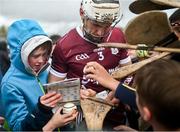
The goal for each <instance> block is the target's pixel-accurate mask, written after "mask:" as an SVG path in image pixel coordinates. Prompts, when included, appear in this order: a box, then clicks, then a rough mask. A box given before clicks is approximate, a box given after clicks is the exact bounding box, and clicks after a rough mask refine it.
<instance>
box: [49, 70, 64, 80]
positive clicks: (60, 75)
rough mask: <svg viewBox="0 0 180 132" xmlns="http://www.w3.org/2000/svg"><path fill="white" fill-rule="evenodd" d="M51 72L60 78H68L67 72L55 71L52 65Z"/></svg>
mask: <svg viewBox="0 0 180 132" xmlns="http://www.w3.org/2000/svg"><path fill="white" fill-rule="evenodd" d="M49 72H50V73H51V74H53V75H54V76H57V77H60V78H66V75H67V73H59V72H57V71H55V70H54V69H53V68H52V67H51V68H50V70H49Z"/></svg>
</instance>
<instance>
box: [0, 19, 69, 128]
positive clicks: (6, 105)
mask: <svg viewBox="0 0 180 132" xmlns="http://www.w3.org/2000/svg"><path fill="white" fill-rule="evenodd" d="M7 42H8V44H9V47H10V51H11V52H10V53H11V54H10V56H11V65H10V68H9V70H8V72H7V73H6V74H5V75H4V77H3V80H2V83H1V100H2V104H3V110H4V112H5V118H6V120H7V121H8V125H9V127H10V129H11V130H13V131H25V130H39V131H40V130H42V128H43V126H44V125H45V124H46V123H47V122H48V121H49V119H50V118H51V116H52V115H53V113H52V111H51V109H52V108H53V107H55V106H56V103H57V102H58V101H59V100H60V99H61V95H60V94H57V93H47V94H45V93H44V89H43V87H42V84H44V83H47V72H46V71H45V68H46V64H47V61H48V58H49V56H50V53H51V51H52V41H51V39H49V38H48V37H47V34H46V33H45V32H44V31H43V29H42V28H41V27H40V25H39V24H38V23H37V22H35V21H33V20H30V19H24V20H19V21H15V22H14V23H13V24H12V25H11V26H10V27H9V29H8V34H7ZM38 98H39V99H38ZM61 117H62V116H61ZM66 118H68V117H66ZM66 118H65V117H62V120H63V123H64V124H66V123H67V122H66V121H69V120H67V119H66Z"/></svg>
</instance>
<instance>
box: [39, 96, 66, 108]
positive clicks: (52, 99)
mask: <svg viewBox="0 0 180 132" xmlns="http://www.w3.org/2000/svg"><path fill="white" fill-rule="evenodd" d="M61 99H62V95H61V94H60V93H56V92H49V93H47V94H45V95H43V96H41V98H40V103H41V104H43V105H45V106H48V107H55V106H56V105H57V103H58V102H59V101H60V100H61Z"/></svg>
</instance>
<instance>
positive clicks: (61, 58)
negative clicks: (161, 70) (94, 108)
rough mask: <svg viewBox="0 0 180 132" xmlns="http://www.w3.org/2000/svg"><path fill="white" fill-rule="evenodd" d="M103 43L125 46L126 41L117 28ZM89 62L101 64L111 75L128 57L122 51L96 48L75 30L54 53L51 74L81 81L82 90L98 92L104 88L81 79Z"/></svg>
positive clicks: (123, 50) (78, 29) (63, 39)
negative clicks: (84, 88) (115, 43)
mask: <svg viewBox="0 0 180 132" xmlns="http://www.w3.org/2000/svg"><path fill="white" fill-rule="evenodd" d="M106 42H119V43H125V38H124V35H123V33H122V31H121V30H120V29H119V28H114V29H113V31H112V32H111V34H110V35H109V36H108V37H107V38H106ZM90 61H96V62H98V63H100V64H101V65H103V66H104V67H105V69H106V70H107V71H108V72H109V73H111V72H113V71H114V70H115V68H116V67H117V66H118V65H119V64H123V63H127V62H129V61H130V57H129V56H128V54H127V51H126V50H125V49H117V48H98V47H97V46H96V45H95V44H93V43H91V42H89V41H88V40H86V39H85V38H84V37H83V34H82V31H81V30H80V27H77V28H76V29H72V30H71V31H70V32H69V33H68V34H66V35H65V36H64V37H62V38H61V39H60V40H59V41H58V43H57V45H56V48H55V50H54V52H53V57H52V66H51V69H50V72H51V74H53V75H55V76H57V77H61V78H65V77H67V78H80V79H81V83H82V84H83V85H84V86H85V87H87V88H91V89H93V90H95V91H96V92H101V91H103V90H105V88H103V87H102V86H101V85H100V84H98V82H95V81H92V80H90V79H86V78H84V75H83V68H84V66H85V65H86V63H88V62H90Z"/></svg>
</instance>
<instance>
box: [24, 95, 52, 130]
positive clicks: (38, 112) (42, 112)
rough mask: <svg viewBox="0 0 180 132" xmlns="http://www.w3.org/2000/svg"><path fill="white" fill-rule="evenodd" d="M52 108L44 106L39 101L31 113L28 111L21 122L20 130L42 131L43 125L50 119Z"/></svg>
mask: <svg viewBox="0 0 180 132" xmlns="http://www.w3.org/2000/svg"><path fill="white" fill-rule="evenodd" d="M51 110H52V108H50V107H46V106H44V105H42V104H41V103H40V98H39V101H38V104H37V107H36V108H35V109H34V111H33V112H32V113H28V114H27V116H26V117H25V119H24V120H23V121H22V123H21V128H22V131H42V128H43V126H44V125H45V124H46V123H47V122H48V121H49V120H50V119H51V117H52V115H53V113H52V111H51Z"/></svg>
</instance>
